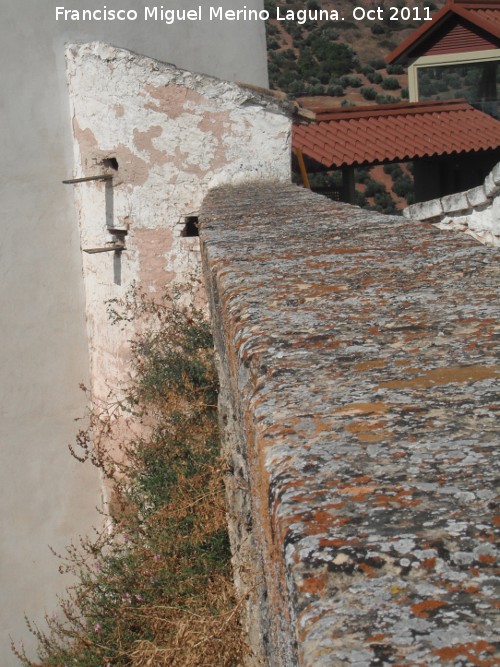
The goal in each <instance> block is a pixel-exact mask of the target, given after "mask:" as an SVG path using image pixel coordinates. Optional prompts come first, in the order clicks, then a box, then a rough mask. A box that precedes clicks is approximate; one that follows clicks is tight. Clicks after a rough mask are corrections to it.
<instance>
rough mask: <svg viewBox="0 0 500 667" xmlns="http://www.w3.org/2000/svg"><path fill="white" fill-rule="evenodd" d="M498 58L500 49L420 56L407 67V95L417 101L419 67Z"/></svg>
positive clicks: (499, 57) (477, 61)
mask: <svg viewBox="0 0 500 667" xmlns="http://www.w3.org/2000/svg"><path fill="white" fill-rule="evenodd" d="M494 60H500V49H488V50H487V51H466V52H464V53H440V54H437V55H434V56H420V58H417V59H416V60H414V61H413V62H412V64H411V65H410V66H409V67H408V95H409V99H410V102H418V101H419V96H418V70H419V68H420V67H429V66H431V67H440V66H444V65H467V64H468V63H479V62H491V61H494Z"/></svg>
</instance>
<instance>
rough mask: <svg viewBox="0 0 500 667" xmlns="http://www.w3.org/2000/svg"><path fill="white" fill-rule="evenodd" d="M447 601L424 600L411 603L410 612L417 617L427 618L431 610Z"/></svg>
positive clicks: (436, 608)
mask: <svg viewBox="0 0 500 667" xmlns="http://www.w3.org/2000/svg"><path fill="white" fill-rule="evenodd" d="M447 604H448V603H447V602H444V601H443V600H424V601H423V602H417V604H414V605H412V608H411V610H412V612H413V613H414V614H415V616H418V617H419V618H427V617H428V616H429V614H432V612H433V611H437V610H438V609H439V608H440V607H444V606H446V605H447Z"/></svg>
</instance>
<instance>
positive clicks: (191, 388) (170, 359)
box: [13, 293, 246, 667]
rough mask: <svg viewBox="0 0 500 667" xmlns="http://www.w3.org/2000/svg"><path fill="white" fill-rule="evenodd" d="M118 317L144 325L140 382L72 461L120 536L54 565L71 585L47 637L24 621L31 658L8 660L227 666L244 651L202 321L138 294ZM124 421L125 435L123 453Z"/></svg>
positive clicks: (103, 415)
mask: <svg viewBox="0 0 500 667" xmlns="http://www.w3.org/2000/svg"><path fill="white" fill-rule="evenodd" d="M113 315H114V317H115V319H116V320H117V321H120V319H127V320H130V319H133V318H140V320H141V323H142V326H141V334H140V336H139V337H138V338H136V340H135V341H133V343H132V360H133V368H134V377H135V380H134V381H133V382H132V383H131V386H130V387H129V391H128V394H127V397H126V399H124V400H122V401H121V402H120V403H119V404H118V403H115V404H114V405H113V407H112V409H110V410H109V409H103V406H100V407H99V408H98V409H97V407H95V408H94V410H93V411H92V412H91V414H90V420H89V423H88V428H86V429H84V430H82V431H80V433H79V435H78V439H77V450H76V452H75V455H76V456H77V457H78V458H79V460H82V461H85V460H91V462H92V463H93V464H94V465H96V466H98V467H99V468H101V469H102V470H103V471H104V473H105V475H106V476H107V477H108V478H109V479H111V480H112V482H113V498H112V502H111V504H110V520H111V521H112V524H113V526H114V529H113V532H112V534H111V535H109V534H107V533H105V532H103V533H102V534H100V535H99V536H98V537H97V538H96V539H94V540H84V541H82V543H81V544H80V545H79V546H78V547H74V546H71V547H69V548H68V551H67V554H66V555H65V556H64V558H63V559H62V567H63V568H64V569H66V570H69V571H71V572H72V573H73V574H76V576H77V584H76V585H75V586H74V588H73V589H72V590H71V591H69V592H68V595H67V598H66V599H65V600H64V601H63V602H62V606H61V613H60V614H59V616H58V617H53V616H52V617H50V618H49V617H48V618H47V628H46V629H44V630H40V629H39V628H37V627H34V626H32V625H30V624H29V623H28V626H29V628H30V630H31V632H33V633H34V634H35V635H36V637H37V639H38V643H39V649H38V660H36V661H33V660H31V659H30V658H28V657H27V656H26V655H25V653H24V651H23V650H19V649H17V648H15V647H13V650H14V653H15V654H16V655H17V657H18V658H19V659H20V660H21V662H22V663H23V664H24V665H25V667H62V666H63V665H67V667H69V666H70V665H72V666H73V665H77V666H79V667H115V666H123V667H124V666H133V667H146V666H148V667H149V666H154V667H156V666H158V667H161V666H163V665H165V666H166V665H168V666H169V667H188V666H189V667H198V666H199V667H212V666H213V667H215V666H217V667H235V666H236V665H239V664H241V661H242V660H243V656H244V654H245V651H246V646H245V642H244V640H243V638H242V632H241V627H240V623H239V606H240V603H238V602H237V600H236V598H235V594H234V590H233V586H232V577H231V567H230V552H229V543H228V536H227V528H226V509H225V503H224V488H223V470H222V463H221V460H220V455H219V434H218V427H217V412H216V400H217V377H216V373H215V369H214V364H213V352H212V342H211V336H210V331H209V329H208V325H207V323H206V322H205V320H204V317H203V314H202V313H201V312H199V311H196V310H195V309H193V308H186V307H180V306H179V305H178V303H177V302H176V300H175V299H171V298H168V299H166V301H165V302H163V303H161V304H158V303H154V302H152V301H150V300H149V299H148V298H147V297H145V296H144V295H143V294H139V293H136V294H135V295H133V296H132V297H131V298H130V299H129V300H127V302H125V303H115V304H113ZM124 423H127V424H128V426H129V427H130V429H131V431H130V433H132V436H131V437H129V438H126V439H125V444H122V445H121V447H120V446H118V448H117V442H116V434H117V433H119V434H122V433H123V428H124ZM138 424H140V425H141V428H137V425H138ZM110 442H112V443H113V447H112V448H111V449H112V451H114V454H113V456H112V455H111V454H110V447H109V443H110Z"/></svg>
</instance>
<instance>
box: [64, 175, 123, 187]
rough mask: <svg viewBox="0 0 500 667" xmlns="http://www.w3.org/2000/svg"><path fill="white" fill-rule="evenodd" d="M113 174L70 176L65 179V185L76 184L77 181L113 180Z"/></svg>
mask: <svg viewBox="0 0 500 667" xmlns="http://www.w3.org/2000/svg"><path fill="white" fill-rule="evenodd" d="M112 180H113V176H112V175H111V174H101V175H100V176H83V177H82V178H68V179H67V180H65V181H63V183H64V185H75V184H76V183H86V182H87V181H112Z"/></svg>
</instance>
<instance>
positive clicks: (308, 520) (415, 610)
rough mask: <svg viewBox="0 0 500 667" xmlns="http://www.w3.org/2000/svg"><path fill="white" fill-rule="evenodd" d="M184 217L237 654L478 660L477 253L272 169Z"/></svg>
mask: <svg viewBox="0 0 500 667" xmlns="http://www.w3.org/2000/svg"><path fill="white" fill-rule="evenodd" d="M201 222H202V225H201V242H202V260H203V265H204V274H205V279H206V283H207V289H208V292H209V298H210V303H211V311H212V318H213V323H214V329H215V338H216V348H217V352H218V356H219V371H220V378H221V386H222V392H221V421H222V423H223V426H224V433H225V455H226V457H227V462H228V485H227V488H228V499H229V518H230V526H231V539H232V547H233V552H234V557H235V558H234V560H235V568H236V578H237V583H238V585H239V588H240V592H241V593H242V594H246V595H247V596H248V599H249V602H248V616H247V623H248V627H249V631H250V633H249V634H250V642H251V644H252V647H253V648H254V651H255V655H256V660H255V664H259V663H258V660H259V659H260V661H261V662H260V664H264V665H266V666H269V667H278V666H280V667H281V666H286V667H291V666H295V665H300V666H301V667H326V666H328V667H330V666H337V665H339V666H344V665H351V666H354V665H356V666H358V667H361V666H365V665H366V666H367V665H386V664H387V665H388V664H397V665H400V666H402V665H405V666H406V665H407V666H409V665H417V664H418V665H441V664H443V665H445V664H446V665H458V664H471V665H473V664H474V665H493V664H496V657H498V656H496V657H495V642H496V641H497V640H498V635H497V632H496V631H495V622H496V621H498V618H497V617H496V616H495V609H496V607H495V597H494V596H495V593H494V590H495V589H494V586H495V574H496V572H497V571H496V570H495V565H496V559H497V551H496V549H495V534H496V532H497V531H498V526H499V523H500V516H499V512H498V507H497V505H496V504H495V489H494V479H495V475H496V471H495V467H496V462H495V459H494V450H495V448H496V446H497V442H498V430H497V429H498V409H499V404H500V401H499V396H498V378H499V376H500V365H499V362H498V359H499V356H498V353H499V345H498V319H497V305H496V304H497V302H496V296H495V295H498V291H497V290H498V271H497V264H496V255H495V251H494V250H493V249H491V248H488V247H485V246H482V245H480V244H478V243H477V242H475V241H474V240H472V239H470V238H467V237H466V236H465V235H458V234H446V233H444V232H442V231H440V230H438V229H436V228H435V227H434V226H432V225H430V224H421V225H418V226H417V225H411V224H409V223H408V222H407V221H405V220H403V219H401V218H396V217H387V216H383V215H379V214H377V213H373V212H367V211H363V210H361V209H359V208H356V207H352V206H348V205H346V204H335V203H333V202H331V201H329V200H328V199H326V198H323V197H321V196H318V195H314V194H311V193H310V192H308V191H306V190H304V189H302V188H297V187H294V186H292V185H283V184H277V183H275V184H272V183H271V184H269V183H261V184H249V185H245V186H228V187H222V188H219V189H215V190H213V191H212V192H210V193H209V195H208V196H207V197H206V199H205V202H204V204H203V208H202V211H201ZM496 582H497V583H498V580H496ZM496 627H497V628H498V622H497V623H496Z"/></svg>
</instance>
